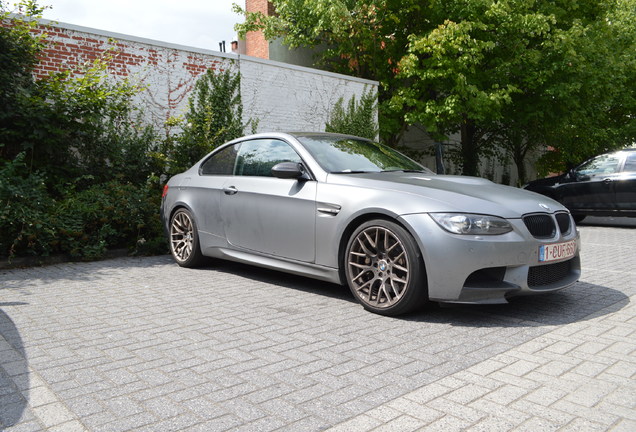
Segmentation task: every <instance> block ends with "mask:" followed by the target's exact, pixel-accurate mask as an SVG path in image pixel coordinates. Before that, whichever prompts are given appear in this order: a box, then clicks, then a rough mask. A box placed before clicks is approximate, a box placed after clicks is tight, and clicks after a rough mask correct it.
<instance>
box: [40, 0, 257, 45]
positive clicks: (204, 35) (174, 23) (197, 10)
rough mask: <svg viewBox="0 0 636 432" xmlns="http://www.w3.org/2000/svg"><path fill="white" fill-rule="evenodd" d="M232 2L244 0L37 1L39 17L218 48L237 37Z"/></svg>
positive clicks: (178, 42)
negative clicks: (40, 14) (40, 11)
mask: <svg viewBox="0 0 636 432" xmlns="http://www.w3.org/2000/svg"><path fill="white" fill-rule="evenodd" d="M232 3H237V4H239V5H240V6H241V7H245V1H244V0H39V1H38V4H39V5H40V6H50V7H51V8H50V9H47V10H46V11H45V12H44V15H43V18H45V19H48V20H52V21H58V22H61V23H67V24H75V25H79V26H83V27H91V28H95V29H99V30H106V31H111V32H115V33H123V34H127V35H132V36H138V37H142V38H147V39H154V40H158V41H162V42H169V43H173V44H179V45H187V46H192V47H196V48H204V49H210V50H214V51H218V50H219V42H221V41H225V43H226V50H227V51H228V52H231V47H230V42H231V41H233V40H236V32H235V31H234V24H236V23H238V22H242V21H243V18H242V17H241V16H240V15H238V14H236V13H234V12H233V11H232Z"/></svg>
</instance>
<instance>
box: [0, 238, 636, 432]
mask: <svg viewBox="0 0 636 432" xmlns="http://www.w3.org/2000/svg"><path fill="white" fill-rule="evenodd" d="M581 235H582V239H583V252H582V259H583V272H584V273H583V277H582V279H581V281H580V282H579V283H577V284H576V285H575V286H573V287H571V288H569V289H567V290H563V291H560V292H559V293H554V294H549V295H545V296H539V297H529V298H520V299H516V300H514V301H513V302H512V303H511V304H508V305H498V306H458V307H452V308H440V307H438V306H437V305H430V306H428V307H427V308H426V309H425V310H424V311H422V312H419V313H417V314H412V315H408V316H406V317H400V318H387V317H381V316H377V315H373V314H371V313H368V312H365V311H364V310H363V309H362V308H361V307H360V306H359V305H357V304H356V303H355V302H354V301H353V298H352V297H351V294H349V292H348V291H347V290H346V289H345V288H342V287H339V286H336V285H330V284H325V283H323V282H317V281H313V280H309V279H304V278H300V277H295V276H290V275H285V274H282V273H277V272H271V271H266V270H262V269H256V268H253V267H248V266H242V265H238V264H232V263H221V262H217V263H215V264H213V265H211V266H210V267H207V268H203V269H198V270H187V269H182V268H179V267H178V266H176V265H175V264H174V263H173V262H172V261H171V259H170V258H169V257H165V256H162V257H150V258H122V259H114V260H108V261H101V262H93V263H68V264H58V265H53V266H48V267H39V268H29V269H18V270H4V271H0V360H1V362H0V430H7V431H11V432H17V431H41V430H50V431H169V430H179V431H181V430H183V431H222V430H236V431H270V430H291V431H318V430H331V431H371V430H373V431H385V430H386V431H411V430H424V431H429V430H430V431H435V430H443V431H451V430H470V431H544V430H546V431H547V430H563V431H570V430H572V431H582V430H590V431H592V430H616V431H635V430H636V380H635V377H636V355H635V350H636V333H635V330H636V318H635V315H636V314H635V312H636V310H635V309H636V307H635V306H634V301H633V300H634V296H635V294H636V270H635V268H634V267H635V263H636V229H634V228H631V227H621V226H614V227H612V226H582V227H581Z"/></svg>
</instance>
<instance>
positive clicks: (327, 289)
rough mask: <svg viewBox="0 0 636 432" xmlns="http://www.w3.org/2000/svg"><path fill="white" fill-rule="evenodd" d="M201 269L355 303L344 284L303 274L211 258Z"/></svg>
mask: <svg viewBox="0 0 636 432" xmlns="http://www.w3.org/2000/svg"><path fill="white" fill-rule="evenodd" d="M202 269H204V270H208V271H215V272H219V273H227V274H233V275H241V277H244V278H246V279H250V280H253V281H256V282H265V283H271V284H274V285H277V286H280V287H284V288H290V289H294V290H296V291H303V292H311V293H315V294H320V295H323V296H325V297H331V298H336V299H341V300H345V301H349V302H352V303H356V300H355V299H354V298H353V294H351V291H349V288H347V287H346V286H342V285H338V284H334V283H331V282H324V281H320V280H316V279H311V278H308V277H305V276H297V275H294V274H290V273H284V272H281V271H277V270H270V269H267V268H262V267H256V266H253V265H249V264H242V263H237V262H233V261H221V260H213V261H211V262H210V264H209V265H207V266H206V267H203V268H202Z"/></svg>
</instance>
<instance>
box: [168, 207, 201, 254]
mask: <svg viewBox="0 0 636 432" xmlns="http://www.w3.org/2000/svg"><path fill="white" fill-rule="evenodd" d="M170 252H171V253H172V257H173V258H174V260H175V261H176V262H177V264H179V265H180V266H181V267H197V266H199V265H201V264H202V262H203V254H201V248H200V246H199V235H198V232H197V226H196V223H195V222H194V218H193V217H192V214H191V213H190V212H189V211H188V210H186V209H184V208H181V209H179V210H177V211H176V212H174V214H173V215H172V218H171V219H170Z"/></svg>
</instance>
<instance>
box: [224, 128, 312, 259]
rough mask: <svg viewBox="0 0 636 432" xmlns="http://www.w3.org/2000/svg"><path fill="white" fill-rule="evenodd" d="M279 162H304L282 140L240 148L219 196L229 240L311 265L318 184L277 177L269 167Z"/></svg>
mask: <svg viewBox="0 0 636 432" xmlns="http://www.w3.org/2000/svg"><path fill="white" fill-rule="evenodd" d="M280 162H301V159H300V157H299V156H298V154H297V153H296V152H295V151H294V149H293V148H292V147H291V146H290V145H289V144H288V143H286V142H284V141H280V140H274V139H260V140H251V141H246V142H243V143H241V145H240V149H239V152H238V156H237V159H236V167H235V169H234V176H233V177H231V178H228V179H227V180H226V182H225V184H224V185H223V192H222V194H221V212H222V218H223V225H224V228H225V235H226V238H227V241H228V242H229V243H230V244H231V245H232V246H235V247H237V248H243V249H248V250H251V251H256V252H261V253H265V254H269V255H275V256H278V257H283V258H290V259H295V260H299V261H305V262H313V261H314V260H315V229H316V228H315V224H316V219H315V218H316V203H315V201H316V182H315V181H299V180H295V179H279V178H275V177H273V176H272V174H271V168H272V167H273V166H274V165H276V164H278V163H280Z"/></svg>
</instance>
